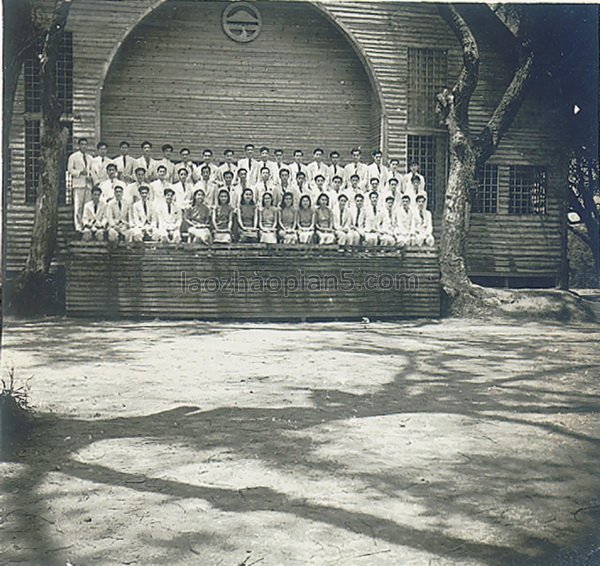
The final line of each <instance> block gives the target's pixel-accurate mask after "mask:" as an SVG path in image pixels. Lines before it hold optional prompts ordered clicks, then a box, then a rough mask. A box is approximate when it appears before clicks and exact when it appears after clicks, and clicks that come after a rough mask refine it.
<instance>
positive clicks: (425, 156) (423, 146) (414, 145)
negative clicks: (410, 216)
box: [407, 136, 436, 210]
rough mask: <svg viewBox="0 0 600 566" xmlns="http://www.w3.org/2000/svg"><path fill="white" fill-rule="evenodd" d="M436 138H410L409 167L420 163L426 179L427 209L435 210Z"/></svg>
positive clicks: (408, 146) (420, 168) (408, 149)
mask: <svg viewBox="0 0 600 566" xmlns="http://www.w3.org/2000/svg"><path fill="white" fill-rule="evenodd" d="M435 141H436V140H435V136H408V138H407V161H408V163H407V165H408V164H410V163H411V162H413V161H416V162H418V164H419V172H420V173H421V175H423V177H425V190H426V191H427V208H429V209H430V210H434V208H435V174H436V167H435V161H436V147H435V146H436V143H435Z"/></svg>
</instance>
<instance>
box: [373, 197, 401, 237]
mask: <svg viewBox="0 0 600 566" xmlns="http://www.w3.org/2000/svg"><path fill="white" fill-rule="evenodd" d="M396 221H397V219H396V211H395V210H394V197H392V196H388V197H386V199H385V204H384V206H383V208H382V210H381V211H380V213H379V217H378V218H377V229H378V231H379V245H380V246H394V245H396V236H395V234H396V232H397V228H398V226H397V224H396Z"/></svg>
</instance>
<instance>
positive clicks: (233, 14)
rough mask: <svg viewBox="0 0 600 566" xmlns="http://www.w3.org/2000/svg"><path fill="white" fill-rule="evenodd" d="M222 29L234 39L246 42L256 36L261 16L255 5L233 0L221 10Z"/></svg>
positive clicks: (260, 23)
mask: <svg viewBox="0 0 600 566" xmlns="http://www.w3.org/2000/svg"><path fill="white" fill-rule="evenodd" d="M222 23H223V31H224V32H225V33H226V34H227V35H228V36H229V37H230V38H231V39H233V40H234V41H238V42H240V43H248V42H249V41H252V40H253V39H256V38H257V37H258V34H259V33H260V30H261V27H262V17H261V15H260V12H259V11H258V9H257V8H256V6H254V5H252V4H249V3H248V2H233V3H232V4H229V6H227V8H225V10H223V18H222Z"/></svg>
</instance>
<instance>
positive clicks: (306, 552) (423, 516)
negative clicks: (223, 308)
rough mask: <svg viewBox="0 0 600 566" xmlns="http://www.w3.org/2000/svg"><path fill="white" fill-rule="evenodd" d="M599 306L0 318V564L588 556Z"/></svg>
mask: <svg viewBox="0 0 600 566" xmlns="http://www.w3.org/2000/svg"><path fill="white" fill-rule="evenodd" d="M599 348H600V336H599V333H598V326H592V325H570V326H560V325H551V324H538V323H526V324H521V325H508V324H497V325H494V324H492V323H483V322H479V323H474V322H464V321H444V322H432V321H420V322H406V323H400V324H392V323H385V324H380V323H377V324H369V325H368V326H366V327H365V326H363V325H362V324H359V323H335V324H333V323H332V324H309V325H307V324H303V325H299V324H298V325H284V324H268V325H267V324H265V325H260V324H208V323H194V322H190V323H167V322H153V323H132V322H120V323H109V322H96V323H94V322H76V321H65V320H53V321H52V320H51V321H47V322H41V323H32V322H30V323H27V322H17V321H12V322H9V323H8V324H7V327H6V329H5V334H4V351H3V359H2V363H3V366H4V369H3V373H4V375H5V374H6V371H7V368H10V367H14V368H15V372H16V376H17V378H20V379H22V380H25V379H26V378H29V377H30V376H31V381H30V385H31V394H30V397H31V402H32V403H33V404H34V405H35V407H36V409H37V411H38V413H39V416H38V424H37V426H36V428H35V431H34V434H33V437H32V439H31V441H30V443H29V444H28V445H26V446H24V447H23V450H22V451H21V453H20V454H19V455H18V457H17V461H16V462H11V463H4V464H1V463H0V478H1V481H2V491H1V495H2V499H1V500H0V564H17V563H21V564H36V565H37V564H40V565H42V564H43V565H46V564H48V565H53V564H62V565H64V564H65V563H66V562H67V560H68V561H70V562H71V563H72V564H74V565H76V566H81V565H88V564H169V565H174V564H201V565H213V564H214V565H219V564H221V565H232V566H236V565H240V564H243V565H244V566H249V565H251V564H258V565H259V566H267V565H286V566H287V565H296V564H302V565H304V564H311V565H312V564H315V565H349V564H352V565H369V564H374V565H380V564H382V565H402V566H404V565H432V566H438V565H448V564H452V565H454V564H459V565H475V564H478V565H484V564H485V565H494V564H502V565H504V564H507V565H522V564H523V565H524V564H540V565H541V564H543V565H553V564H582V565H583V564H585V565H591V566H594V565H597V564H600V534H599V533H600V529H599V524H600V521H599V519H600V512H599V509H600V507H599V506H600V476H599V474H600V417H599V408H600V395H599V378H600V375H599V373H600V372H599V363H598V362H599V354H598V352H599V351H600V350H599Z"/></svg>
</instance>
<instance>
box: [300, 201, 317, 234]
mask: <svg viewBox="0 0 600 566" xmlns="http://www.w3.org/2000/svg"><path fill="white" fill-rule="evenodd" d="M297 226H298V242H299V243H301V244H312V243H313V237H314V235H315V211H314V210H313V207H312V206H311V200H310V196H309V195H307V194H304V195H302V196H301V197H300V202H299V206H298V222H297Z"/></svg>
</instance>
